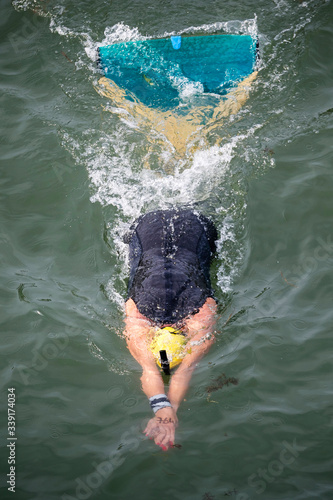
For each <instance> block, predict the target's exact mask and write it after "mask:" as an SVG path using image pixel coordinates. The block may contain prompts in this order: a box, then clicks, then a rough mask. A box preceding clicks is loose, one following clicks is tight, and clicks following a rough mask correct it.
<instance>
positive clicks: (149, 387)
mask: <svg viewBox="0 0 333 500" xmlns="http://www.w3.org/2000/svg"><path fill="white" fill-rule="evenodd" d="M125 336H126V342H127V347H128V349H129V351H130V353H131V354H132V356H133V358H134V359H135V360H136V361H137V362H138V363H139V364H140V366H141V368H142V376H141V383H142V390H143V392H144V393H145V394H146V396H147V398H151V397H152V396H155V395H156V394H164V383H163V379H162V376H161V374H160V371H159V369H158V368H157V365H156V363H155V360H154V359H153V356H152V354H151V352H150V351H149V350H148V348H147V332H146V331H142V328H141V329H140V328H139V329H134V330H133V329H132V330H131V329H129V328H126V331H125Z"/></svg>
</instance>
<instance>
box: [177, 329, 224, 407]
mask: <svg viewBox="0 0 333 500" xmlns="http://www.w3.org/2000/svg"><path fill="white" fill-rule="evenodd" d="M214 341H215V338H214V336H213V335H212V334H210V335H207V333H206V334H202V333H200V334H198V335H195V336H194V337H193V338H192V340H191V341H190V344H192V346H193V347H192V348H191V351H190V352H189V353H188V354H186V356H185V357H184V359H183V361H182V363H181V365H180V366H179V368H178V369H177V371H176V373H175V374H174V375H173V377H172V379H171V383H170V389H169V393H168V398H169V401H170V403H171V404H172V407H173V408H174V410H175V411H177V410H178V407H179V405H180V403H181V402H182V401H183V400H184V397H185V394H186V392H187V390H188V387H189V385H190V380H191V377H192V375H193V372H194V370H195V368H196V366H197V364H198V362H199V361H200V359H201V358H202V357H203V356H204V355H205V354H206V353H207V352H208V350H209V349H210V347H211V345H212V344H213V343H214ZM197 342H198V344H196V343H197Z"/></svg>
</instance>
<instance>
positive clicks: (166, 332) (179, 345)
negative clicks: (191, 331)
mask: <svg viewBox="0 0 333 500" xmlns="http://www.w3.org/2000/svg"><path fill="white" fill-rule="evenodd" d="M185 343H186V337H185V335H183V334H182V333H180V331H179V330H175V329H174V328H171V327H170V326H166V327H165V328H160V329H159V330H157V332H156V334H155V337H154V338H153V340H152V342H151V344H150V350H151V352H152V353H153V354H154V356H155V359H156V363H157V364H158V366H160V367H161V368H163V366H162V362H161V351H165V352H166V356H167V362H168V363H169V367H170V368H174V367H175V366H177V365H179V363H181V362H182V359H183V357H184V356H185V351H184V345H185Z"/></svg>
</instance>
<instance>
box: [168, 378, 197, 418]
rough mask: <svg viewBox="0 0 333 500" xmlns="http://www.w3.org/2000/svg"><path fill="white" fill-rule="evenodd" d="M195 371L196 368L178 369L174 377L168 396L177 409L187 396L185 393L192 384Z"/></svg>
mask: <svg viewBox="0 0 333 500" xmlns="http://www.w3.org/2000/svg"><path fill="white" fill-rule="evenodd" d="M193 371H194V368H187V369H186V370H181V371H180V370H178V371H177V372H176V373H175V374H174V375H173V377H172V380H171V383H170V388H169V392H168V398H169V401H170V403H171V405H172V407H173V408H174V410H175V411H177V410H178V407H179V405H180V403H181V402H182V401H183V399H184V397H185V394H186V392H187V390H188V387H189V385H190V380H191V377H192V374H193Z"/></svg>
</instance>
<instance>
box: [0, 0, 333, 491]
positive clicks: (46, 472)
mask: <svg viewBox="0 0 333 500" xmlns="http://www.w3.org/2000/svg"><path fill="white" fill-rule="evenodd" d="M332 14H333V10H332V2H328V1H326V2H325V1H312V2H310V1H309V2H302V1H296V0H286V1H283V0H282V1H270V2H269V1H268V0H259V1H257V2H254V1H252V0H248V1H246V2H234V1H228V2H217V1H210V0H206V1H201V0H200V1H199V0H195V1H191V2H189V1H183V0H179V1H162V2H153V1H148V0H140V1H133V0H131V1H126V0H125V1H117V2H115V1H109V2H88V1H86V2H70V1H65V0H64V1H63V2H59V1H52V0H51V1H45V2H41V1H32V0H27V1H24V0H22V1H21V0H19V1H17V2H14V5H12V4H11V3H10V2H8V1H2V2H1V20H0V22H1V44H0V51H1V52H0V57H1V74H2V78H1V104H2V106H1V118H2V119H1V137H2V142H1V144H2V147H1V178H0V181H1V205H0V206H1V219H0V221H1V222H0V223H1V236H0V241H1V268H0V272H1V346H2V348H1V389H2V390H1V403H2V405H1V407H2V412H1V442H2V445H3V447H2V452H1V488H2V493H1V498H6V499H7V498H18V499H19V500H25V499H28V500H32V499H41V500H55V499H62V500H65V499H67V500H68V499H73V498H76V499H78V500H80V499H82V500H84V499H88V498H96V499H102V500H103V499H117V500H118V499H120V500H127V499H132V498H136V499H138V500H141V499H142V500H154V499H156V498H161V499H163V500H167V499H177V500H178V499H179V500H190V499H191V500H192V499H193V500H201V499H205V500H209V499H213V498H214V499H219V500H221V499H222V498H228V497H230V498H235V499H237V500H246V499H265V500H267V499H269V500H270V499H279V500H280V499H281V500H282V499H284V500H289V499H297V500H301V499H315V498H320V499H332V498H333V476H332V465H333V460H332V416H333V411H332V379H331V377H332V375H331V372H332V368H331V367H332V363H331V351H330V349H331V345H332V341H331V335H332V325H333V312H332V298H333V285H332V283H333V280H332V277H333V276H332V275H333V272H332V262H333V234H332V194H331V193H332V190H333V177H332V159H333V153H332V142H333V141H332V139H333V135H332V124H333V119H332V110H333V91H332V76H333V50H332V46H333V45H332V32H333V29H332V19H333V16H332ZM255 16H256V21H253V19H255ZM235 20H238V21H239V22H238V23H237V22H234V21H235ZM246 20H247V21H246ZM251 20H252V21H251ZM219 23H220V24H219ZM221 23H226V24H221ZM196 28H198V30H199V31H201V32H208V33H209V32H212V31H214V30H216V29H222V28H223V29H227V30H231V31H232V30H239V29H242V30H249V29H250V30H255V31H256V32H257V33H258V35H259V39H260V46H261V56H262V64H261V68H260V71H259V75H258V78H257V79H256V81H255V82H254V84H253V85H252V88H251V92H250V97H249V99H248V100H247V102H246V103H245V104H244V106H243V107H242V108H241V110H240V111H239V113H238V114H237V115H236V116H231V117H226V118H225V119H223V120H221V121H219V122H214V123H212V124H211V125H212V126H211V128H210V129H209V130H204V131H202V132H201V135H200V134H199V138H198V142H197V144H196V148H194V150H193V151H189V150H187V151H186V154H183V155H179V156H178V157H177V154H176V152H175V151H174V150H173V149H172V147H171V146H170V144H168V143H167V142H166V141H165V138H164V137H163V134H161V132H158V131H156V130H153V128H152V127H149V126H147V125H145V122H144V123H142V122H140V123H139V122H138V121H137V120H136V118H135V117H133V116H130V115H128V114H127V115H125V114H121V111H119V109H115V106H112V102H111V101H110V100H108V99H107V98H106V97H105V96H103V95H102V92H101V86H100V84H99V78H100V75H99V74H98V73H97V71H96V66H95V62H94V60H93V54H94V51H95V48H96V47H97V45H98V44H101V43H107V42H108V41H114V40H116V39H130V38H140V37H145V36H148V37H151V36H161V35H163V34H169V33H172V32H174V33H182V32H184V31H186V30H188V31H189V32H194V31H195V29H196ZM187 99H188V100H187V101H186V103H187V104H186V105H188V106H191V102H192V101H191V99H195V97H193V96H192V97H191V96H190V97H188V98H187ZM207 99H208V100H207V102H206V105H207V106H208V107H209V106H211V105H213V103H212V102H211V101H210V100H209V99H210V98H209V97H208V98H207ZM201 104H202V103H201ZM148 167H149V168H148ZM173 204H186V205H189V206H194V207H196V208H199V209H200V210H202V211H203V212H204V213H206V214H208V215H210V216H212V217H213V218H214V220H215V221H216V225H217V227H218V230H219V234H220V241H219V252H218V256H217V258H216V260H215V262H214V265H213V269H212V273H213V282H214V286H215V289H216V296H217V298H218V300H219V303H220V314H221V317H220V320H219V323H218V330H219V332H220V334H219V335H218V340H217V343H216V344H215V345H214V347H213V348H212V350H211V351H210V353H209V354H208V355H207V356H206V358H205V359H204V360H203V361H202V362H201V363H200V365H199V367H198V369H197V371H196V372H195V375H194V377H193V383H192V386H191V388H190V390H189V392H188V394H187V397H186V401H185V402H184V403H183V405H182V407H181V408H180V410H179V420H180V425H179V429H178V434H177V443H179V444H180V445H181V447H178V448H175V449H173V450H170V451H168V452H167V453H163V452H162V451H159V449H158V448H157V447H156V446H155V445H154V444H152V442H150V441H147V440H146V439H145V438H144V436H143V435H142V433H141V430H142V428H143V426H144V423H145V421H146V419H147V418H149V417H150V410H149V408H148V403H147V401H146V398H145V396H144V395H143V393H142V392H141V390H140V381H139V376H140V370H139V369H138V366H137V365H136V363H135V362H134V361H133V360H132V358H131V357H130V355H129V353H128V351H127V349H126V346H125V342H124V340H123V338H122V336H121V331H122V321H123V297H124V294H125V290H126V278H127V256H126V249H125V246H124V244H123V243H122V240H121V235H122V234H123V233H124V231H125V230H126V228H127V227H128V225H129V224H130V223H131V221H133V219H134V218H135V217H137V216H138V215H139V214H140V213H144V212H145V211H147V210H149V209H153V208H158V207H162V208H164V207H168V206H172V205H173ZM222 374H225V376H226V377H227V378H228V377H235V378H237V379H238V385H233V384H229V385H224V386H223V387H222V388H220V389H219V390H216V391H213V392H211V393H209V391H207V387H209V386H211V385H212V384H213V385H214V384H215V382H214V380H215V379H217V378H218V377H219V376H221V375H222ZM330 380H331V382H330ZM11 387H14V388H15V393H16V406H15V411H16V427H17V430H16V436H17V441H16V457H15V458H16V464H15V467H16V492H15V494H14V493H12V492H9V491H8V490H7V487H8V484H6V481H7V479H8V477H7V476H6V475H7V474H8V473H9V467H10V465H9V464H8V457H9V453H10V449H9V448H8V447H6V444H7V443H8V440H7V437H8V431H7V394H8V393H7V390H8V388H11ZM209 394H210V395H209Z"/></svg>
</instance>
